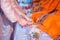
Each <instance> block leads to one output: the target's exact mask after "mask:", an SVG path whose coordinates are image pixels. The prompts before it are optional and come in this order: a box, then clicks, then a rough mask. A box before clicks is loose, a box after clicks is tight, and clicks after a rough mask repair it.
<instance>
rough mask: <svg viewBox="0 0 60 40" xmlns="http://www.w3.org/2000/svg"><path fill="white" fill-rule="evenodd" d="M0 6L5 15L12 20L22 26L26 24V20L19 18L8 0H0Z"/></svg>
mask: <svg viewBox="0 0 60 40" xmlns="http://www.w3.org/2000/svg"><path fill="white" fill-rule="evenodd" d="M1 8H2V10H3V12H4V14H5V16H6V17H7V18H8V19H9V20H10V21H11V22H12V23H14V22H16V21H17V22H18V23H19V24H20V25H22V26H24V25H26V24H27V21H26V20H24V19H22V18H20V17H19V16H18V15H17V13H16V12H15V10H14V9H13V8H12V7H11V5H10V1H9V0H5V1H3V0H1Z"/></svg>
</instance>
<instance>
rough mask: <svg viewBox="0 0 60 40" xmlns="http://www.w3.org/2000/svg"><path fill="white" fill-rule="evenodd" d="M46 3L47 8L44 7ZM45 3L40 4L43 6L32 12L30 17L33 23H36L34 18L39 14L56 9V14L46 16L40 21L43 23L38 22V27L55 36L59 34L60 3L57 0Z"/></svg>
mask: <svg viewBox="0 0 60 40" xmlns="http://www.w3.org/2000/svg"><path fill="white" fill-rule="evenodd" d="M48 3H49V4H48ZM46 5H49V6H48V8H46ZM46 5H43V6H42V7H45V8H44V9H43V10H42V11H40V12H35V13H33V15H32V19H33V21H34V23H36V20H37V19H38V18H39V17H40V16H41V15H44V14H48V13H49V12H51V11H53V10H57V11H56V14H54V15H50V16H48V17H47V18H46V19H45V20H44V21H43V22H42V24H43V25H41V24H40V25H39V27H38V28H39V29H41V30H42V31H44V32H46V33H48V34H49V35H50V36H51V37H53V38H56V37H57V36H58V35H60V3H59V0H52V1H51V2H47V4H46Z"/></svg>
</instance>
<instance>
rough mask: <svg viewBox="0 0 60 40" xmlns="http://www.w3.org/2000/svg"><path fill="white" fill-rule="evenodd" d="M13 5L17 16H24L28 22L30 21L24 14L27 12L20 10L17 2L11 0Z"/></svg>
mask: <svg viewBox="0 0 60 40" xmlns="http://www.w3.org/2000/svg"><path fill="white" fill-rule="evenodd" d="M11 5H12V7H13V8H14V9H15V11H16V12H17V14H18V15H19V16H20V15H21V16H23V17H24V18H25V19H26V20H29V18H28V17H27V16H26V15H25V14H24V13H25V12H24V11H23V10H22V9H21V8H20V6H19V5H18V3H17V1H16V0H11Z"/></svg>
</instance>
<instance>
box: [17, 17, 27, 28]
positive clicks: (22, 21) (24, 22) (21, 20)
mask: <svg viewBox="0 0 60 40" xmlns="http://www.w3.org/2000/svg"><path fill="white" fill-rule="evenodd" d="M18 23H19V24H20V25H22V26H23V27H24V26H26V25H27V21H26V20H25V19H22V18H20V20H19V21H18Z"/></svg>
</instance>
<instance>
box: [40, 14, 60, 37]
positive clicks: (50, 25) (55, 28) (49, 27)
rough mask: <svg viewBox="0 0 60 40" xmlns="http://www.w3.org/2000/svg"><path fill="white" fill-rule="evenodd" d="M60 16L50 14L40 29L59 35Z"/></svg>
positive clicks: (55, 35) (52, 35) (51, 34)
mask: <svg viewBox="0 0 60 40" xmlns="http://www.w3.org/2000/svg"><path fill="white" fill-rule="evenodd" d="M59 18H60V16H58V15H52V16H49V17H48V18H47V19H46V20H45V21H44V22H43V25H42V26H41V25H40V26H39V29H41V30H42V31H44V32H46V33H48V34H49V35H50V36H51V37H54V38H55V37H57V36H58V35H60V19H59Z"/></svg>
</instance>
